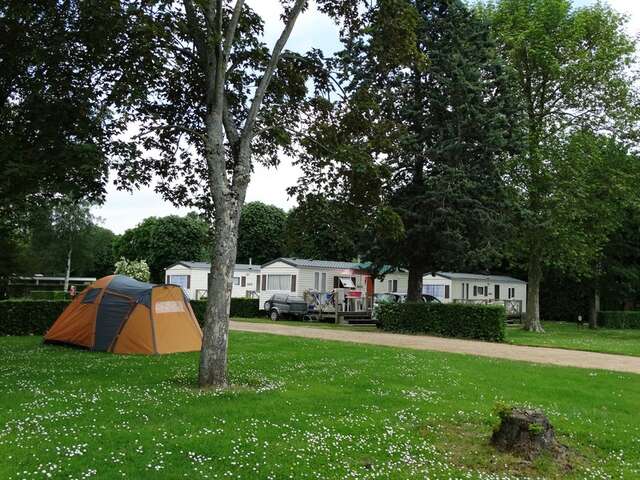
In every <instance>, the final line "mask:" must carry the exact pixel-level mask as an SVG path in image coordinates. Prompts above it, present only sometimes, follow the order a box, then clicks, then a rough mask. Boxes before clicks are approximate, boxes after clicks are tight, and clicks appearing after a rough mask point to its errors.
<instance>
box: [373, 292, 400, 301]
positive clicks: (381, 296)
mask: <svg viewBox="0 0 640 480" xmlns="http://www.w3.org/2000/svg"><path fill="white" fill-rule="evenodd" d="M375 299H376V302H378V303H395V302H397V301H398V299H397V298H396V296H395V295H391V294H390V293H376V294H375Z"/></svg>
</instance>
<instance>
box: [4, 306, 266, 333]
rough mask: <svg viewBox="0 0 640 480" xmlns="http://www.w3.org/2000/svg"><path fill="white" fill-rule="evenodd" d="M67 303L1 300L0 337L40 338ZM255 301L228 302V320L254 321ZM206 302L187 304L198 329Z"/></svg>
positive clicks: (256, 308) (255, 314) (256, 313)
mask: <svg viewBox="0 0 640 480" xmlns="http://www.w3.org/2000/svg"><path fill="white" fill-rule="evenodd" d="M69 303H70V302H69V300H29V299H21V300H2V301H0V336H4V335H43V334H44V333H45V332H46V331H47V330H48V329H49V327H50V326H51V325H52V324H53V322H55V320H56V318H58V317H59V316H60V314H61V313H62V312H63V311H64V309H65V308H67V305H69ZM258 303H259V302H258V299H256V298H232V299H231V316H232V317H257V316H259V313H258ZM206 305H207V302H206V301H197V300H191V306H192V308H193V311H194V313H195V315H196V318H197V319H198V322H199V323H200V324H201V325H202V324H203V321H204V312H205V308H206Z"/></svg>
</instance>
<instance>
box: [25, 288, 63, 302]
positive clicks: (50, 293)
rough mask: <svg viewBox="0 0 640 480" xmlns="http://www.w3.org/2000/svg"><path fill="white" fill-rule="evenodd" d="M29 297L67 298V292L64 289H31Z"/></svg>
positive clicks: (36, 298)
mask: <svg viewBox="0 0 640 480" xmlns="http://www.w3.org/2000/svg"><path fill="white" fill-rule="evenodd" d="M29 298H31V299H32V300H68V299H69V294H68V293H67V292H65V291H64V290H60V291H58V290H31V293H30V294H29Z"/></svg>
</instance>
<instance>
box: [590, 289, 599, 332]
mask: <svg viewBox="0 0 640 480" xmlns="http://www.w3.org/2000/svg"><path fill="white" fill-rule="evenodd" d="M599 311H600V285H599V284H598V280H597V279H595V280H594V285H593V292H592V295H591V299H590V301H589V328H593V329H596V328H598V312H599Z"/></svg>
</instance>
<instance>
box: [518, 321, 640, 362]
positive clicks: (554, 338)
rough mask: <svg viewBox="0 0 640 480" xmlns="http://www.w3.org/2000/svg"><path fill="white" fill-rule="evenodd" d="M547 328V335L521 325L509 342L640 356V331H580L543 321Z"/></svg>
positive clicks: (567, 325)
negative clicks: (531, 330)
mask: <svg viewBox="0 0 640 480" xmlns="http://www.w3.org/2000/svg"><path fill="white" fill-rule="evenodd" d="M543 326H544V329H545V333H534V332H526V331H524V330H522V328H520V326H513V327H508V328H507V342H508V343H513V344H515V345H531V346H534V347H556V348H566V349H570V350H586V351H591V352H602V353H618V354H622V355H632V356H636V357H637V356H640V330H614V329H606V328H599V329H597V330H592V329H590V328H588V327H586V326H585V327H582V328H578V327H577V325H576V324H575V323H568V322H543Z"/></svg>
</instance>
